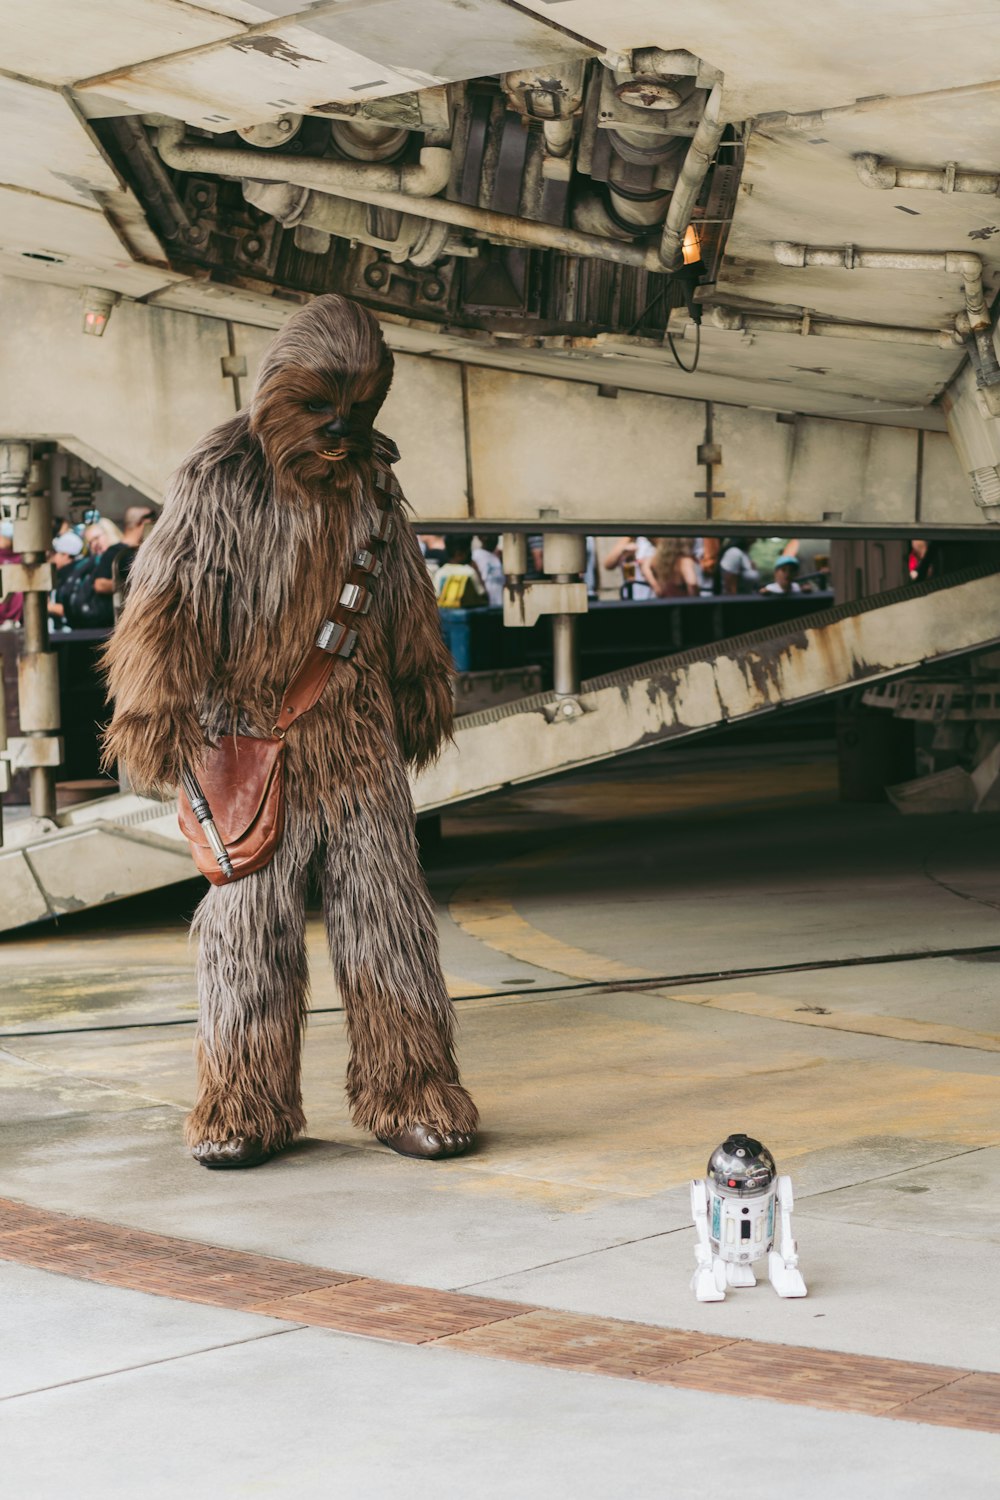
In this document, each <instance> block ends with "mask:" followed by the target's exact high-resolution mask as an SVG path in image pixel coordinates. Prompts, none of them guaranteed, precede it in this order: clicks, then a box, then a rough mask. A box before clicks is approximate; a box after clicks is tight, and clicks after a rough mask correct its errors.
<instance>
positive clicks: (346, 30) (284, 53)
mask: <svg viewBox="0 0 1000 1500" xmlns="http://www.w3.org/2000/svg"><path fill="white" fill-rule="evenodd" d="M593 50H594V49H593V48H591V47H588V46H587V45H586V43H584V42H581V41H580V40H579V39H577V38H574V37H570V36H568V35H566V34H565V33H564V32H562V31H561V30H559V29H556V28H555V27H553V26H550V25H546V24H545V22H544V21H541V20H537V19H535V18H534V17H532V16H530V15H527V14H525V13H524V12H523V11H522V10H521V9H520V8H519V7H514V6H510V5H507V4H506V3H503V0H462V3H461V4H457V3H455V0H381V3H379V4H377V5H362V6H358V5H350V6H345V5H342V4H339V3H336V4H334V3H325V4H324V3H320V4H317V5H315V6H310V7H302V8H301V9H300V10H299V11H298V12H297V13H295V14H294V15H291V16H287V18H282V17H281V16H278V17H276V18H275V19H274V20H271V21H267V22H264V23H263V24H258V25H254V26H252V27H249V28H243V29H242V30H237V29H236V26H235V25H234V26H233V28H232V31H231V34H230V35H228V36H225V37H223V38H221V39H219V40H217V41H214V42H210V43H208V44H200V45H196V46H194V47H192V48H189V49H185V48H177V49H173V50H171V49H164V53H163V54H162V55H159V56H157V55H156V54H152V55H150V54H148V53H147V54H145V55H144V56H145V57H148V58H149V60H148V61H146V60H144V58H143V57H138V58H137V59H136V61H135V63H134V64H131V65H129V66H126V67H121V68H119V69H116V70H115V71H114V72H106V73H101V74H98V75H96V76H93V77H90V78H87V79H84V80H83V81H81V82H79V83H78V84H77V86H76V92H77V94H78V96H79V97H80V98H81V100H83V101H86V100H87V99H88V97H90V96H96V97H99V98H100V99H101V100H107V99H111V100H117V101H118V102H119V104H121V105H122V106H125V107H127V108H130V109H135V110H142V111H148V112H151V113H160V114H168V115H173V116H174V117H175V118H177V119H181V120H186V121H187V122H188V123H189V124H193V125H198V126H200V127H201V128H203V129H205V130H211V131H215V132H218V131H227V130H232V129H234V128H235V127H237V126H243V125H251V124H257V123H260V122H261V121H264V120H270V119H273V118H274V117H275V115H276V114H280V113H282V111H284V110H288V109H292V110H296V111H298V112H309V111H313V110H315V111H321V110H322V106H323V105H324V104H329V103H330V102H331V101H334V100H336V101H338V102H346V103H352V102H360V101H361V100H365V99H379V98H384V97H388V96H390V95H393V94H404V93H408V92H411V91H412V90H413V89H420V88H429V87H434V86H436V85H439V84H443V83H448V82H451V81H452V80H456V79H464V78H471V77H476V76H477V75H479V74H481V73H497V72H505V71H507V70H508V69H511V68H516V67H521V66H527V65H529V64H531V63H536V62H544V61H548V60H551V61H553V62H556V61H557V60H558V59H560V58H563V59H565V58H567V57H569V58H578V57H581V56H588V55H590V54H591V53H592V52H593Z"/></svg>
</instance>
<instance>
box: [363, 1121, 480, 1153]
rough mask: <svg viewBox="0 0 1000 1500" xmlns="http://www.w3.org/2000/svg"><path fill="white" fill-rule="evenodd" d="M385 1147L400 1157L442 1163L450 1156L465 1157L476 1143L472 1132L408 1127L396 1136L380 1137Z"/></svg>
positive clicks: (427, 1126) (430, 1127) (421, 1126)
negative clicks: (412, 1157) (414, 1157)
mask: <svg viewBox="0 0 1000 1500" xmlns="http://www.w3.org/2000/svg"><path fill="white" fill-rule="evenodd" d="M378 1139H379V1140H380V1141H381V1143H382V1145H383V1146H388V1147H389V1149H390V1150H392V1151H397V1152H398V1153H399V1155H400V1156H417V1157H421V1158H423V1160H424V1161H441V1160H443V1159H444V1158H445V1157H449V1156H464V1155H465V1153H466V1151H469V1150H471V1149H472V1147H473V1146H474V1145H475V1142H476V1135H475V1131H472V1130H435V1129H434V1128H433V1126H431V1125H407V1126H405V1127H404V1128H403V1129H402V1130H397V1131H396V1133H395V1135H380V1136H379V1137H378Z"/></svg>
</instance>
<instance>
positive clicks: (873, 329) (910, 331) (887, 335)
mask: <svg viewBox="0 0 1000 1500" xmlns="http://www.w3.org/2000/svg"><path fill="white" fill-rule="evenodd" d="M705 324H706V325H707V326H708V327H710V328H724V329H726V330H727V331H729V332H733V333H794V334H799V335H802V336H811V337H813V338H827V339H856V340H859V341H861V342H867V343H875V344H919V345H924V346H925V347H927V348H935V349H956V348H961V346H962V343H963V339H962V336H961V333H960V332H959V331H958V329H957V328H956V329H955V330H954V331H952V332H949V331H947V330H944V329H939V328H897V327H895V326H893V325H892V324H885V323H838V322H834V321H833V320H832V319H824V320H823V321H819V322H818V321H817V320H816V319H815V318H813V317H811V315H810V314H809V313H803V314H802V316H801V317H800V318H795V317H789V316H787V315H781V314H776V315H769V314H764V313H750V312H743V311H741V309H740V308H737V307H721V306H717V307H713V308H712V309H711V310H710V311H708V312H706V315H705Z"/></svg>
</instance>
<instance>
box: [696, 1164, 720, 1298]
mask: <svg viewBox="0 0 1000 1500" xmlns="http://www.w3.org/2000/svg"><path fill="white" fill-rule="evenodd" d="M691 1216H692V1218H693V1219H694V1227H695V1229H696V1230H697V1233H698V1243H697V1245H696V1246H695V1250H694V1254H695V1260H696V1261H697V1262H698V1264H697V1267H696V1269H695V1273H694V1275H693V1276H692V1278H691V1290H692V1291H693V1292H694V1294H695V1296H696V1297H697V1298H698V1301H699V1302H723V1301H724V1300H725V1296H726V1279H725V1266H723V1265H722V1262H721V1261H720V1260H717V1259H716V1257H714V1256H713V1254H712V1245H711V1241H710V1240H709V1237H708V1187H707V1185H706V1184H705V1182H704V1181H703V1180H702V1179H701V1178H697V1177H696V1178H695V1180H694V1181H693V1182H692V1184H691ZM720 1266H721V1267H722V1273H723V1274H722V1278H721V1281H720V1278H719V1276H718V1271H719V1268H720Z"/></svg>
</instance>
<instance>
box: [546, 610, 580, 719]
mask: <svg viewBox="0 0 1000 1500" xmlns="http://www.w3.org/2000/svg"><path fill="white" fill-rule="evenodd" d="M577 618H578V617H577V616H576V615H553V616H552V686H553V688H554V689H555V693H556V697H557V698H573V697H575V696H576V694H577V693H578V692H579V691H580V666H579V660H578V656H579V653H578V651H577V640H576V622H577Z"/></svg>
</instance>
